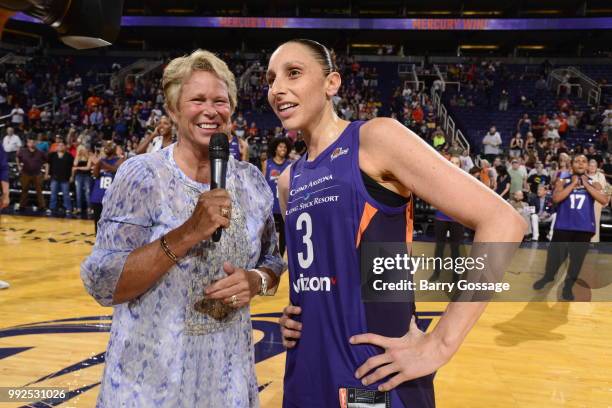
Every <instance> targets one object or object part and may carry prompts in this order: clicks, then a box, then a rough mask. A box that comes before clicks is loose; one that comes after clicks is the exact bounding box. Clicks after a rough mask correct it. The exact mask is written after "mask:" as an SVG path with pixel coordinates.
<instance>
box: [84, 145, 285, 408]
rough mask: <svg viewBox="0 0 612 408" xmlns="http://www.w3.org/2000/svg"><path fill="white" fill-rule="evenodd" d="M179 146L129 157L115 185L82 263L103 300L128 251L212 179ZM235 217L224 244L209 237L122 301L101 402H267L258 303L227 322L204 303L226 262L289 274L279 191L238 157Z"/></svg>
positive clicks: (175, 222)
mask: <svg viewBox="0 0 612 408" xmlns="http://www.w3.org/2000/svg"><path fill="white" fill-rule="evenodd" d="M174 146H175V145H170V146H168V147H167V148H165V149H163V150H160V151H158V152H155V153H149V154H143V155H140V156H136V157H133V158H130V159H129V160H127V161H126V162H125V163H124V164H122V165H121V167H120V168H119V170H118V172H117V175H116V176H115V179H114V181H113V184H112V185H111V187H110V188H109V190H108V191H107V193H106V195H105V197H104V202H103V211H102V217H101V219H100V221H99V223H98V235H97V237H96V244H95V246H94V248H93V251H92V253H91V255H90V256H89V257H88V258H87V259H86V260H85V261H84V262H83V264H82V265H81V278H82V280H83V282H84V284H85V288H86V289H87V291H88V292H89V293H90V294H91V296H93V297H94V298H95V299H96V300H97V301H98V302H99V303H100V304H102V305H103V306H111V305H112V298H113V293H114V290H115V286H116V285H117V281H118V280H119V276H120V275H121V271H122V270H123V265H124V264H125V261H126V259H127V257H128V255H129V254H130V253H131V252H132V251H133V250H134V249H136V248H139V247H141V246H144V245H146V244H148V243H150V242H152V241H155V240H156V239H158V238H160V237H161V236H162V235H163V234H164V233H167V232H168V231H170V230H172V229H175V228H177V227H178V226H179V225H181V224H182V223H184V222H185V221H186V220H187V219H188V218H189V216H190V215H191V214H192V212H193V209H194V208H195V205H196V203H197V199H198V197H199V195H200V194H201V193H203V192H205V191H207V190H209V185H207V184H201V183H198V182H195V181H194V180H191V179H190V178H188V177H187V176H186V175H185V174H184V173H183V172H182V171H181V170H180V169H179V167H178V166H177V165H176V162H175V161H174V157H173V152H174ZM227 190H228V192H229V193H230V196H231V199H232V221H231V225H230V227H229V228H228V229H225V230H224V231H223V235H222V237H221V240H220V241H219V242H218V243H213V242H211V241H202V242H200V243H199V244H197V245H195V246H194V247H193V248H192V249H191V250H190V251H189V252H188V254H187V255H186V256H185V257H183V258H182V259H180V260H179V263H178V264H177V265H175V266H173V267H172V268H171V269H170V270H169V271H168V272H167V273H166V274H165V275H164V276H163V277H162V278H161V279H160V280H159V281H158V282H157V283H156V284H155V285H154V286H153V287H151V288H150V289H149V290H148V291H147V292H145V293H144V294H143V295H141V296H139V297H138V298H136V299H134V300H132V301H130V302H126V303H122V304H118V305H115V306H114V311H113V323H112V328H111V334H110V340H109V343H108V347H107V351H106V366H105V369H104V375H103V379H102V384H101V386H100V393H99V396H98V401H97V406H98V407H104V408H117V407H134V408H143V407H169V408H194V407H206V408H216V407H223V408H227V407H232V408H234V407H236V408H238V407H258V406H259V401H258V392H257V380H256V378H255V368H254V366H255V364H254V357H253V339H252V335H251V332H252V329H251V321H250V312H249V308H248V306H246V307H243V308H240V309H237V310H236V311H235V312H233V313H231V314H229V315H228V316H227V317H226V318H224V319H222V320H221V321H217V320H215V319H213V318H212V317H210V316H208V315H207V314H204V313H200V312H198V311H197V310H196V309H195V308H194V305H195V304H196V303H198V302H199V301H200V300H201V299H202V293H203V290H204V288H206V287H207V286H208V285H209V284H210V283H211V282H213V281H215V280H218V279H220V278H222V277H224V276H225V272H224V271H223V267H222V265H223V262H224V261H229V262H231V263H232V264H234V265H235V266H238V267H242V268H245V269H248V268H254V267H261V266H263V267H267V268H270V269H271V270H272V271H273V272H274V273H275V274H277V275H280V274H281V272H282V271H283V270H284V269H285V264H284V262H283V260H282V258H281V257H280V255H279V252H278V247H277V238H276V233H275V229H274V219H273V216H272V203H273V197H272V192H271V191H270V188H269V187H268V185H267V183H266V181H265V179H264V177H263V175H262V174H261V172H260V171H259V170H258V169H257V168H256V167H254V166H252V165H251V164H249V163H244V162H239V161H236V160H234V159H233V158H231V157H230V161H229V162H228V176H227Z"/></svg>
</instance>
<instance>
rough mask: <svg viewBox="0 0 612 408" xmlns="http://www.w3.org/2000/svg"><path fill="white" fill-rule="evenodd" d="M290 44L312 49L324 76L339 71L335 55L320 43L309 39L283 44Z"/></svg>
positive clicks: (298, 39) (297, 39)
mask: <svg viewBox="0 0 612 408" xmlns="http://www.w3.org/2000/svg"><path fill="white" fill-rule="evenodd" d="M288 43H298V44H302V45H303V46H305V47H307V48H308V49H310V51H311V52H312V53H313V54H314V57H315V59H316V60H317V61H318V62H319V64H321V67H322V68H323V74H325V76H327V75H329V74H330V73H331V72H334V71H337V70H338V68H337V67H336V61H335V60H336V58H335V55H334V53H333V52H331V51H330V50H329V49H328V48H327V47H326V46H324V45H323V44H321V43H320V42H317V41H314V40H309V39H307V38H296V39H293V40H289V41H287V42H285V43H283V45H284V44H288Z"/></svg>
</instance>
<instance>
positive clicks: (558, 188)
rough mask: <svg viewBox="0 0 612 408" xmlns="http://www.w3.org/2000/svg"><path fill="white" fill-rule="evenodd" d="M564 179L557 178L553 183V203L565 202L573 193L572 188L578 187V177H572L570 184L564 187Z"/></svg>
mask: <svg viewBox="0 0 612 408" xmlns="http://www.w3.org/2000/svg"><path fill="white" fill-rule="evenodd" d="M563 180H564V179H561V178H557V181H556V182H555V189H554V190H553V195H552V200H553V203H555V204H559V203H560V202H561V201H563V200H565V199H566V198H567V197H568V196H569V195H570V194H571V193H572V191H574V188H575V187H576V186H577V185H578V177H577V176H572V182H571V183H568V184H567V186H564V185H563V184H564V181H563Z"/></svg>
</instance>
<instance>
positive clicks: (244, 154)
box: [229, 132, 249, 161]
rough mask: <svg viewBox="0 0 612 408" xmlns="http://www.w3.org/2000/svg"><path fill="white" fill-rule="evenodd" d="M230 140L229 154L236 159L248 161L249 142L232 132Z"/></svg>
mask: <svg viewBox="0 0 612 408" xmlns="http://www.w3.org/2000/svg"><path fill="white" fill-rule="evenodd" d="M229 141H230V154H231V155H232V156H234V159H236V160H238V161H249V144H248V143H247V142H246V141H245V140H244V139H243V138H241V137H238V136H236V134H235V133H233V132H232V135H231V137H230V138H229Z"/></svg>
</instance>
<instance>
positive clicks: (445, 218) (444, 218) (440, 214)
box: [434, 210, 455, 222]
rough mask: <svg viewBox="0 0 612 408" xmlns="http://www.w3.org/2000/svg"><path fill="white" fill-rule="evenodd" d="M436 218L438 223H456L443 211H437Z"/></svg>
mask: <svg viewBox="0 0 612 408" xmlns="http://www.w3.org/2000/svg"><path fill="white" fill-rule="evenodd" d="M434 217H435V218H436V220H438V221H448V222H455V220H453V219H452V218H451V217H449V216H448V215H446V214H444V213H443V212H442V211H440V210H436V214H435V215H434Z"/></svg>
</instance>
